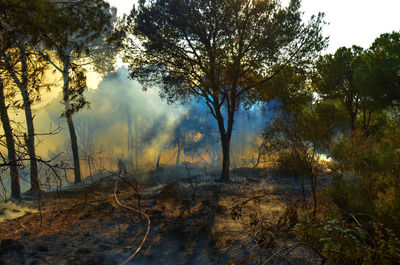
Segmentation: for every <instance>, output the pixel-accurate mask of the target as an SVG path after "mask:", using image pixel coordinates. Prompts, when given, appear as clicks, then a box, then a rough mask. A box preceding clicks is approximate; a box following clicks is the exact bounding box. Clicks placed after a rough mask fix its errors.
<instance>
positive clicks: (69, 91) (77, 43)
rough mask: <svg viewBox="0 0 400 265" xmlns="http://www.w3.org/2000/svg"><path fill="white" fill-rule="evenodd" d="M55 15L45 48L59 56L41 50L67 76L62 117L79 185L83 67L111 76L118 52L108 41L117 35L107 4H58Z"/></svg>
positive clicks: (88, 0) (83, 1)
mask: <svg viewBox="0 0 400 265" xmlns="http://www.w3.org/2000/svg"><path fill="white" fill-rule="evenodd" d="M54 12H55V14H54V13H53V14H50V15H51V16H52V18H51V24H52V26H50V27H49V28H47V31H46V32H45V38H44V39H45V41H44V44H45V45H44V47H47V48H49V49H52V50H53V51H54V52H55V54H52V53H50V52H44V51H43V47H37V49H38V51H39V53H40V54H41V55H42V56H43V57H44V58H46V60H48V61H49V63H50V64H52V65H53V66H54V68H55V69H56V70H57V71H58V72H60V73H61V74H62V77H63V81H64V84H63V89H62V90H63V103H64V107H65V110H64V112H63V114H62V115H63V116H65V118H66V119H67V124H68V129H69V134H70V139H71V149H72V154H73V160H74V176H75V180H74V182H75V183H78V182H80V181H81V171H80V159H79V152H78V141H77V137H76V132H75V127H74V122H73V119H72V115H73V114H74V113H75V112H77V111H78V110H80V109H81V108H83V107H84V106H86V105H87V104H88V102H87V101H86V99H85V97H84V96H83V91H84V90H85V88H86V74H85V72H86V70H85V68H84V67H83V65H92V66H93V67H94V69H95V70H96V71H97V72H101V73H103V74H104V73H107V72H108V71H110V69H112V67H113V65H114V62H115V55H116V52H118V49H117V48H116V47H115V46H113V45H111V44H110V42H108V39H107V38H108V37H112V38H115V35H114V32H113V23H112V21H113V20H112V18H113V16H112V13H111V12H110V8H109V4H108V3H106V2H105V1H103V0H94V1H93V0H81V1H67V2H57V4H56V10H55V11H54ZM114 18H115V10H114ZM113 41H116V39H113Z"/></svg>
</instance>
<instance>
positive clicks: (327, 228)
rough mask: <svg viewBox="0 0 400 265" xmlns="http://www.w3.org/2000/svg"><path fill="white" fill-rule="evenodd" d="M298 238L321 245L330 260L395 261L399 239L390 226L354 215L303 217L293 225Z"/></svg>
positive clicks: (399, 254) (399, 249)
mask: <svg viewBox="0 0 400 265" xmlns="http://www.w3.org/2000/svg"><path fill="white" fill-rule="evenodd" d="M296 231H297V234H298V236H299V239H300V240H301V241H307V242H311V243H312V244H314V245H316V246H319V247H320V248H321V249H322V254H323V255H324V256H325V257H326V258H327V261H328V263H329V264H398V263H399V262H400V240H399V238H398V237H397V236H396V234H395V233H394V232H393V230H391V229H389V228H387V227H385V226H384V225H383V224H382V223H379V222H376V221H371V222H368V223H367V225H366V226H363V225H361V224H360V223H359V222H358V220H357V219H355V217H354V220H353V222H351V223H349V222H347V221H345V220H343V219H335V218H333V219H328V220H323V221H316V220H314V219H307V218H303V220H302V221H301V222H300V223H299V224H298V225H297V226H296Z"/></svg>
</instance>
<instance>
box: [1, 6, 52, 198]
mask: <svg viewBox="0 0 400 265" xmlns="http://www.w3.org/2000/svg"><path fill="white" fill-rule="evenodd" d="M45 3H47V2H45V1H39V0H30V1H20V0H14V1H6V3H4V1H1V5H0V6H1V7H3V8H2V12H1V13H0V15H1V19H0V25H1V27H0V30H1V41H2V46H3V47H2V49H1V50H0V57H1V60H2V62H1V64H2V67H4V69H6V70H7V78H9V79H11V80H12V81H13V82H14V84H15V86H16V87H18V89H19V90H20V93H21V96H22V101H23V104H22V106H23V108H24V113H25V119H26V125H27V135H25V142H26V146H27V149H28V154H29V158H30V181H31V190H32V191H38V190H39V178H38V166H37V161H36V152H35V129H34V124H33V114H32V108H31V105H32V102H33V101H34V100H36V99H39V96H40V95H39V94H38V93H37V92H38V91H39V88H41V80H42V77H43V74H44V71H45V69H46V66H45V64H43V62H42V60H41V59H40V58H38V57H37V56H35V54H34V53H33V47H34V45H35V44H36V43H37V42H38V41H39V39H38V36H39V35H40V34H39V32H40V29H41V25H43V24H45V15H44V14H46V13H47V11H48V9H47V7H48V6H47V5H46V4H45ZM35 93H36V95H35Z"/></svg>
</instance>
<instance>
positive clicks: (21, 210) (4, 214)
mask: <svg viewBox="0 0 400 265" xmlns="http://www.w3.org/2000/svg"><path fill="white" fill-rule="evenodd" d="M32 212H35V210H33V209H31V208H29V207H25V206H21V205H17V204H15V203H13V202H11V201H8V202H0V223H1V222H4V221H5V220H8V219H15V218H18V217H20V216H23V215H25V214H26V213H32Z"/></svg>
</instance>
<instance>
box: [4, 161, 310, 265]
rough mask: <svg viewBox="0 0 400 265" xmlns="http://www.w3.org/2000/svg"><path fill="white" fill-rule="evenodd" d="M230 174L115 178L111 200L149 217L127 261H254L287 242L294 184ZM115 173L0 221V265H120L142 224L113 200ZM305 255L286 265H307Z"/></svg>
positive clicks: (297, 206) (296, 206)
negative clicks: (222, 177)
mask: <svg viewBox="0 0 400 265" xmlns="http://www.w3.org/2000/svg"><path fill="white" fill-rule="evenodd" d="M157 173H159V172H152V174H153V175H154V174H155V175H157ZM160 174H161V173H160ZM232 175H233V178H232V179H233V181H232V182H231V183H220V182H217V181H215V177H213V176H211V175H210V176H208V177H207V176H202V177H200V176H194V177H185V178H179V179H168V180H164V181H161V180H160V181H155V182H152V183H143V184H140V185H137V186H136V184H135V183H134V182H133V180H132V179H130V177H126V178H124V180H120V183H121V184H120V187H119V189H118V191H117V196H118V198H119V200H120V201H121V202H122V203H123V204H125V205H128V206H130V207H135V208H138V206H139V205H140V210H141V211H143V212H145V213H147V214H148V215H149V217H150V220H151V229H150V233H149V236H148V238H147V241H146V242H145V244H144V246H143V248H142V249H141V250H140V252H139V254H138V255H137V256H136V257H134V258H133V259H132V260H131V261H130V262H129V263H128V264H152V265H153V264H239V263H240V262H242V263H240V264H262V262H261V261H266V260H267V258H268V257H270V256H271V255H272V254H273V253H275V252H276V251H277V250H279V249H281V248H283V247H285V246H288V245H291V244H293V243H295V242H296V239H295V235H294V232H293V226H294V225H295V224H296V220H297V214H298V212H299V211H301V209H302V205H303V203H302V200H301V198H302V194H301V185H300V180H299V179H293V178H291V179H289V178H284V177H278V176H276V175H275V174H272V173H271V172H270V171H267V170H263V169H236V170H234V171H233V172H232ZM153 177H154V176H153ZM116 178H117V177H116V176H115V175H114V174H112V173H107V172H103V173H99V174H98V175H97V176H94V177H91V178H88V179H87V181H86V182H85V185H78V186H72V187H70V188H69V189H65V190H64V191H63V192H62V193H61V194H57V193H55V192H49V193H46V194H45V196H44V199H43V203H42V204H41V207H40V211H37V212H35V213H30V214H26V215H24V216H22V217H19V218H16V219H13V220H8V221H5V222H2V223H0V238H1V240H2V242H1V245H0V265H2V264H10V265H14V264H28V265H31V264H32V265H33V264H62V265H63V264H68V265H73V264H87V265H88V264H121V263H123V262H124V261H125V260H126V259H127V258H128V257H129V256H131V255H132V253H133V252H135V251H136V249H137V247H138V246H139V245H140V243H141V241H142V240H143V237H144V235H145V232H146V220H145V219H144V218H143V216H142V215H140V214H138V213H136V212H134V211H131V210H128V209H125V208H122V207H120V206H119V205H117V204H116V202H115V200H114V198H113V190H114V185H115V180H116ZM153 179H157V176H155V177H154V178H153ZM125 180H126V181H125ZM137 191H139V195H140V196H139V200H138V193H137ZM59 195H61V196H60V197H61V198H57V197H59ZM31 203H32V204H33V205H35V207H36V209H38V202H37V201H32V202H31ZM306 252H307V251H304V250H299V251H298V252H297V254H295V257H293V258H292V263H291V264H310V262H311V258H313V257H311V256H312V253H308V252H307V253H306ZM246 257H248V258H247V259H246ZM295 262H298V263H295ZM271 264H272V263H271ZM279 264H281V263H279ZM282 264H284V263H282ZM311 264H318V263H311Z"/></svg>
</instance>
